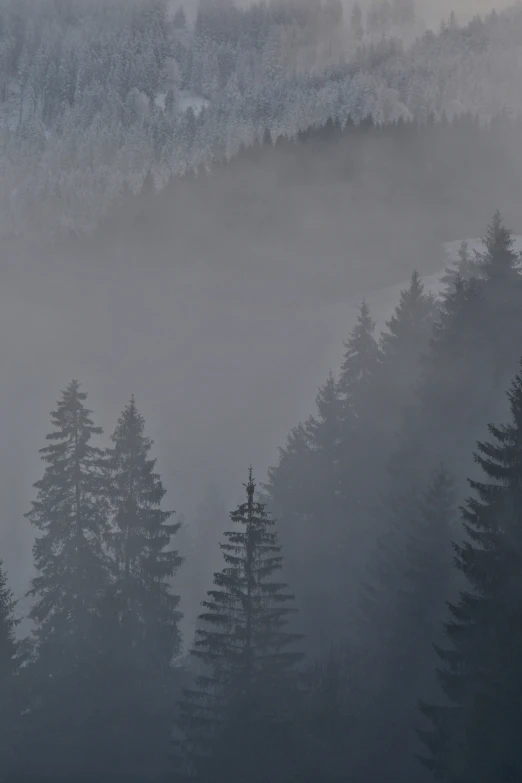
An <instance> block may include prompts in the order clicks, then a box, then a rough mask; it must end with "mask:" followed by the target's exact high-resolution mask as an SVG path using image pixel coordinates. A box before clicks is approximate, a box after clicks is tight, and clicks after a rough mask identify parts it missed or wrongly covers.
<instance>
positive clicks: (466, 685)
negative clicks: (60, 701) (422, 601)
mask: <svg viewBox="0 0 522 783" xmlns="http://www.w3.org/2000/svg"><path fill="white" fill-rule="evenodd" d="M520 367H521V369H520V372H519V374H518V375H517V376H516V377H515V380H514V381H513V383H512V386H511V389H510V391H509V393H508V399H509V402H510V408H511V417H512V420H511V423H509V424H507V425H502V426H494V425H490V427H489V431H490V436H491V440H489V441H488V442H479V444H478V447H477V452H476V454H475V461H476V462H477V464H478V466H479V467H480V469H481V471H482V473H483V475H484V478H485V479H486V480H482V481H470V485H471V488H472V490H473V491H474V494H473V496H472V497H471V498H469V499H468V501H467V503H466V506H465V507H464V508H463V509H462V521H463V527H464V534H465V540H464V541H463V543H462V544H455V545H454V550H455V555H456V558H455V562H456V566H457V568H458V570H459V571H460V572H461V573H462V574H463V576H464V578H465V580H466V584H467V588H466V589H465V590H463V592H462V593H461V595H460V600H459V601H458V602H456V603H451V604H449V609H450V615H451V617H450V619H449V620H448V621H447V622H446V624H445V634H446V637H447V639H448V640H449V642H450V645H451V647H450V648H446V649H444V648H441V647H438V648H437V652H438V655H439V658H440V662H441V666H440V669H439V671H438V676H439V682H440V686H441V689H442V691H443V694H444V697H445V699H444V701H443V703H442V704H439V705H433V704H426V703H423V704H422V705H421V710H422V713H423V714H424V716H425V717H426V718H428V719H429V721H430V722H431V724H432V726H431V728H429V729H425V730H422V731H421V733H420V734H421V738H422V739H423V741H424V743H425V745H426V749H427V756H426V757H425V758H424V763H425V765H426V766H427V767H428V768H429V769H431V770H433V771H434V772H435V773H436V774H437V775H439V776H440V777H441V778H443V779H444V780H448V781H451V782H452V783H457V782H458V783H468V781H469V782H470V783H471V781H473V783H482V782H484V783H486V781H491V780H499V781H515V780H519V779H520V778H521V776H522V754H521V752H520V741H519V739H520V738H519V732H518V727H519V726H520V723H521V721H522V708H521V705H522V665H521V661H522V634H521V632H520V628H521V618H522V577H521V574H522V534H521V529H520V516H521V513H522V494H521V487H522V467H521V466H522V362H521V365H520Z"/></svg>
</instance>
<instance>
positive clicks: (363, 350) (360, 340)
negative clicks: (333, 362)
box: [339, 301, 381, 424]
mask: <svg viewBox="0 0 522 783" xmlns="http://www.w3.org/2000/svg"><path fill="white" fill-rule="evenodd" d="M374 332H375V321H374V320H373V318H372V317H371V314H370V308H369V306H368V303H367V302H366V301H363V302H362V304H361V306H360V308H359V315H358V317H357V322H356V324H355V326H354V327H353V329H352V332H351V334H350V337H349V339H348V340H347V342H346V343H345V344H344V347H345V353H344V358H343V363H342V366H341V373H340V376H339V390H340V392H341V394H342V395H343V397H344V400H345V405H346V408H347V410H346V413H345V415H346V417H347V418H351V416H350V414H352V415H353V416H355V418H356V419H358V420H361V418H362V417H361V414H362V412H363V411H365V410H366V406H368V405H370V400H371V398H372V394H373V392H374V388H373V380H374V377H375V374H376V371H377V368H378V366H379V363H380V359H381V356H380V351H379V345H378V343H377V341H376V339H375V337H374ZM361 424H362V422H361Z"/></svg>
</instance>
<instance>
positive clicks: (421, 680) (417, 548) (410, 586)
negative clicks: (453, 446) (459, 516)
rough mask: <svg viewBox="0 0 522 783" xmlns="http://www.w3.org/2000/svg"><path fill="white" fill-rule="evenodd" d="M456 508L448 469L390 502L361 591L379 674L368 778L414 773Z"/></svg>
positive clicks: (365, 634) (365, 629) (448, 583)
mask: <svg viewBox="0 0 522 783" xmlns="http://www.w3.org/2000/svg"><path fill="white" fill-rule="evenodd" d="M455 506H456V493H455V484H454V481H453V479H452V477H451V476H450V475H449V474H448V472H447V471H446V470H445V469H444V468H443V467H440V468H439V469H438V470H437V471H436V472H435V473H434V475H433V477H432V479H431V481H430V484H429V485H428V488H427V489H426V491H424V492H421V491H418V490H417V489H416V488H415V487H412V488H411V489H410V491H409V493H406V494H404V495H402V496H400V495H399V494H398V493H392V494H391V495H390V497H388V499H387V503H386V508H387V514H386V527H385V528H384V529H383V530H382V532H381V535H380V538H379V542H378V546H377V549H376V552H375V553H374V556H373V558H372V560H371V563H370V569H369V573H368V578H367V581H366V583H365V585H364V586H363V589H362V592H361V611H362V615H363V620H364V624H363V626H362V629H361V638H362V639H364V640H365V644H366V654H367V657H368V659H369V660H370V661H371V662H372V669H373V670H374V672H375V675H374V677H373V680H372V686H371V688H370V689H369V690H370V692H371V694H372V698H371V702H372V719H371V720H370V721H369V737H371V739H370V743H369V745H370V747H371V749H372V754H371V756H370V757H369V759H368V766H367V769H366V776H367V779H374V778H375V777H376V776H378V773H379V769H382V768H385V769H387V770H388V773H389V775H390V778H392V779H397V780H409V779H411V778H412V776H414V775H415V772H416V770H415V767H414V766H412V759H413V757H414V752H415V751H416V750H417V748H416V747H415V744H414V741H413V740H414V735H413V732H412V730H411V729H412V726H413V725H414V710H415V703H416V699H417V697H418V694H419V693H426V692H427V689H431V686H432V677H431V672H432V670H433V660H432V656H431V643H430V642H431V641H432V640H433V639H434V635H435V633H436V631H437V629H438V626H439V623H440V617H441V614H442V610H443V607H444V598H445V597H446V596H449V595H450V594H451V592H452V580H451V573H452V557H451V540H452V535H453V519H454V513H455ZM406 639H407V645H406V646H405V640H406ZM391 715H393V716H394V719H393V720H391V719H390V716H391ZM372 759H373V761H372ZM372 764H373V766H372ZM416 774H417V777H418V771H417V773H416Z"/></svg>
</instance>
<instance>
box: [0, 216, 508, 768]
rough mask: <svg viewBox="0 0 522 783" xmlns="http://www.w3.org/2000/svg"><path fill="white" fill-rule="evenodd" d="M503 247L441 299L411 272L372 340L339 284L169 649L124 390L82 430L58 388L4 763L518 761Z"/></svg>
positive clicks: (172, 534) (167, 614)
mask: <svg viewBox="0 0 522 783" xmlns="http://www.w3.org/2000/svg"><path fill="white" fill-rule="evenodd" d="M519 260H520V259H519V257H518V255H517V254H516V253H515V252H514V249H513V238H512V235H511V233H510V232H509V231H508V230H507V229H506V227H505V226H504V223H503V221H502V218H501V216H500V214H499V213H497V214H496V215H495V217H494V219H493V221H492V223H491V224H490V226H489V227H488V229H487V232H486V235H485V237H484V252H483V253H473V254H471V253H470V252H469V250H468V248H467V246H466V245H465V244H463V245H462V247H461V251H460V254H459V258H458V261H457V262H456V263H455V265H454V266H453V267H451V268H449V269H448V271H447V275H446V277H445V283H446V290H445V291H444V293H443V295H442V297H441V299H440V300H436V299H435V298H434V297H433V296H432V295H430V294H428V293H426V291H425V290H424V288H423V284H422V281H421V279H420V277H419V275H418V274H417V273H414V274H413V275H412V278H411V282H410V285H409V286H408V288H406V289H405V290H404V291H403V292H402V294H401V297H400V302H399V304H398V306H397V308H396V310H395V313H394V315H393V316H392V318H391V319H390V321H389V322H388V324H387V329H386V331H385V332H384V333H383V334H382V335H381V337H380V339H379V340H377V339H376V337H375V335H374V328H375V324H374V321H373V320H372V318H371V314H370V311H369V308H368V306H367V305H366V304H365V303H363V304H362V306H361V309H360V314H359V318H358V321H357V324H356V325H355V327H354V329H353V331H352V333H351V335H350V337H349V339H348V341H347V343H346V352H345V358H344V362H343V365H342V368H341V371H340V374H339V377H337V378H336V377H334V376H333V375H330V377H329V378H328V379H327V381H326V383H325V385H324V386H323V388H322V389H321V390H320V392H319V394H318V397H317V412H316V414H315V415H314V416H311V417H310V418H309V419H308V420H307V421H306V422H305V423H303V424H301V425H299V426H298V427H296V428H295V429H294V430H293V431H292V433H291V434H290V436H289V439H288V443H287V444H286V446H285V448H283V449H282V450H281V454H280V459H279V462H278V464H277V466H275V467H273V468H272V469H271V470H270V471H269V479H268V482H267V484H266V486H265V487H264V488H263V490H262V491H261V492H260V491H257V490H256V484H255V481H254V478H253V474H252V470H250V472H249V475H248V481H247V483H246V484H245V490H246V496H245V499H244V502H242V503H241V504H240V505H239V506H238V508H237V509H236V510H235V511H233V512H232V513H231V515H230V520H231V529H230V530H229V531H228V532H226V533H225V534H224V536H223V542H222V543H221V554H222V558H223V567H222V568H221V569H220V570H218V571H217V572H216V573H215V574H214V585H213V587H212V589H211V590H209V592H208V593H207V597H206V600H205V601H204V602H203V604H202V613H201V615H200V616H199V618H198V621H197V627H196V633H195V641H194V645H193V648H192V651H191V652H192V656H191V657H190V662H185V661H183V659H182V658H180V649H181V638H180V632H179V622H180V617H181V613H180V607H179V597H178V595H177V593H176V573H177V571H178V569H179V567H180V566H181V564H182V561H183V557H182V556H181V555H180V554H179V553H178V548H177V546H176V534H177V533H178V530H179V523H174V522H173V521H172V519H171V517H172V513H171V512H170V511H167V510H164V509H163V508H162V499H163V497H164V494H165V490H164V488H163V485H162V482H161V479H160V476H159V475H158V474H157V472H156V469H155V460H154V459H153V458H152V457H151V456H150V451H151V447H152V442H151V440H150V439H149V438H148V437H147V435H146V433H145V422H144V420H143V417H142V416H141V415H140V413H139V411H138V409H137V407H136V403H135V401H134V398H131V400H130V402H129V403H128V405H127V406H126V407H125V409H124V411H123V413H122V414H121V417H120V419H119V421H118V423H117V426H116V429H115V431H114V433H113V435H112V438H111V445H110V447H109V448H101V447H99V446H97V445H95V443H96V439H97V438H98V437H99V436H100V435H101V429H100V428H99V427H97V426H96V425H95V423H94V421H93V419H92V415H91V412H90V411H89V409H88V408H87V407H86V395H85V393H84V392H83V391H81V388H80V386H79V384H78V383H77V382H76V381H73V382H72V383H70V384H69V386H68V387H67V388H66V389H65V391H64V392H63V394H62V396H61V398H60V400H59V402H58V404H57V407H56V410H55V411H54V412H53V413H52V425H53V429H52V432H51V433H50V434H49V435H48V436H47V440H48V443H47V445H46V446H45V447H44V448H43V449H42V450H41V455H42V459H43V461H44V463H45V470H44V473H43V476H42V478H41V479H40V480H39V481H38V482H37V483H36V485H35V489H36V498H35V500H34V502H33V506H32V509H31V511H30V512H29V513H28V515H27V516H28V518H29V520H30V521H31V523H32V524H33V525H34V527H35V528H36V537H35V543H34V562H35V576H34V578H33V580H32V583H31V588H30V591H29V595H30V598H31V609H30V616H29V618H30V621H31V623H32V630H31V634H30V636H29V638H26V639H21V638H20V636H19V634H17V630H16V626H17V624H18V619H17V616H16V605H15V602H14V600H13V595H12V593H11V591H10V590H9V587H8V584H7V578H6V575H5V573H4V572H3V571H2V572H1V575H0V688H1V699H0V710H1V712H2V721H1V726H2V731H1V732H0V744H1V746H2V770H1V773H2V774H3V777H4V779H5V780H9V781H16V780H20V781H22V780H23V781H94V780H97V781H105V780H107V781H109V780H110V781H120V780H121V781H123V780H125V781H136V783H138V781H140V782H141V781H145V780H147V781H163V780H193V781H201V782H202V783H211V782H215V783H219V782H220V781H224V780H227V781H237V782H238V783H239V782H240V781H241V782H243V781H245V780H248V781H258V782H259V783H265V782H266V781H268V780H270V781H281V783H283V781H284V782H285V783H290V782H292V783H297V782H298V781H299V783H312V781H314V782H315V781H318V780H321V781H325V783H330V782H331V783H336V782H338V781H341V780H346V779H350V780H354V781H361V783H363V782H366V781H373V780H379V779H381V778H382V776H383V775H384V774H386V776H387V777H388V779H392V780H408V781H422V780H424V779H429V778H430V775H431V774H432V773H435V774H436V775H438V776H439V777H440V778H441V779H443V780H447V781H451V782H452V783H468V782H469V783H472V782H473V783H477V781H479V782H480V781H484V783H486V781H491V780H499V781H506V782H507V781H517V780H520V778H521V776H522V753H521V751H520V743H519V738H518V727H519V725H520V719H521V718H522V715H521V711H522V708H521V707H520V704H521V700H520V695H521V690H522V665H521V660H522V657H521V653H522V640H521V633H520V623H521V620H522V576H521V574H522V530H521V529H520V519H521V516H522V489H521V488H522V369H520V370H519V374H518V375H517V374H516V373H517V369H519V360H520V353H521V350H520V346H521V345H522V318H521V302H522V276H521V275H520V271H519ZM521 367H522V365H521ZM513 378H514V380H513ZM510 383H511V386H509V384H510ZM508 387H509V393H508V395H507V398H506V395H505V394H504V391H505V388H508ZM491 420H505V421H507V422H508V423H507V424H504V425H490V426H489V428H487V427H486V426H485V423H486V422H488V421H491ZM477 440H478V446H477V445H476V442H477ZM473 448H475V459H474V462H472V461H471V460H470V454H471V453H472V451H473ZM467 477H470V478H469V484H470V486H471V497H469V498H468V499H466V493H467V491H468V490H467V489H466V478H467ZM459 503H460V504H461V506H462V507H461V510H460V517H461V521H460V522H459V521H458V511H457V508H458V504H459ZM273 513H276V514H277V517H278V518H279V520H280V521H279V523H278V525H277V526H276V522H275V520H274V517H273ZM278 534H279V535H280V537H281V539H282V543H283V544H284V553H285V559H284V561H283V557H282V549H281V545H280V542H279V538H278ZM197 558H198V552H197V551H193V552H191V554H190V559H189V560H188V561H187V563H186V565H185V566H184V567H185V568H187V569H190V568H192V567H194V568H196V569H197V567H198V566H197ZM191 559H193V560H194V566H192V565H191V562H190V560H191ZM208 580H209V582H210V580H211V575H210V574H209V575H208ZM287 582H288V583H289V584H291V586H292V590H294V589H295V592H296V596H297V597H296V598H294V595H293V593H292V592H291V591H290V589H289V588H288V586H287ZM445 602H447V609H446V608H445ZM297 610H299V611H297Z"/></svg>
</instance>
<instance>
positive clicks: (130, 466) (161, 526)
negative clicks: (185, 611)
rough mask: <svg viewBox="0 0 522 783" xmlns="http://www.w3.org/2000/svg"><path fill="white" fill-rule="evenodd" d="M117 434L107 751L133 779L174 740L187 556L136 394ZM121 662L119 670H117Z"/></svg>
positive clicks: (151, 769)
mask: <svg viewBox="0 0 522 783" xmlns="http://www.w3.org/2000/svg"><path fill="white" fill-rule="evenodd" d="M111 440H112V442H113V447H112V448H111V449H109V450H108V452H107V457H108V467H109V470H110V477H111V482H110V492H109V499H110V506H111V513H112V531H111V535H110V538H109V551H110V552H111V554H112V557H113V560H114V563H115V576H114V580H113V582H112V584H111V586H110V589H109V592H108V596H107V600H106V602H105V609H106V610H107V614H106V620H107V626H108V627H107V630H106V633H105V637H104V639H103V638H102V639H101V644H102V645H103V646H104V648H105V650H106V659H105V662H106V664H108V669H107V673H106V677H107V681H108V684H107V696H108V699H109V700H110V702H111V704H112V707H111V710H110V712H108V713H107V715H110V716H111V721H110V724H111V725H109V726H108V727H107V737H108V738H110V739H111V742H112V748H111V747H109V748H108V751H107V752H108V753H109V752H111V750H112V753H113V754H114V758H115V759H118V758H119V759H120V767H121V761H124V764H125V767H126V772H125V775H126V779H129V774H130V771H129V770H132V773H133V774H134V775H136V779H140V775H141V777H143V775H146V776H149V777H153V776H154V774H156V769H155V766H154V765H155V764H157V763H158V754H159V755H160V758H161V756H162V755H163V754H162V748H164V747H165V746H166V744H167V743H168V737H169V733H170V726H171V721H172V719H173V715H172V712H171V702H172V695H171V692H172V689H173V687H174V685H175V683H174V669H173V667H172V663H173V659H174V656H176V655H177V654H178V653H179V651H180V646H181V639H180V633H179V628H178V624H179V620H180V617H181V614H180V612H179V609H178V604H179V598H178V596H177V595H175V594H174V593H173V592H172V587H171V581H172V579H173V577H174V576H175V574H176V571H177V569H178V567H179V566H180V565H181V562H182V558H181V557H180V556H179V554H178V552H177V551H176V550H175V549H174V548H173V547H172V539H173V537H174V536H175V534H176V532H177V530H178V528H179V525H178V524H173V523H170V522H169V520H170V517H171V516H172V512H171V511H163V510H162V508H161V502H162V500H163V497H164V495H165V489H164V487H163V484H162V482H161V479H160V477H159V475H158V474H157V473H156V472H155V465H156V460H155V459H151V457H150V450H151V448H152V445H153V441H152V440H151V439H150V438H148V437H147V436H146V435H145V420H144V418H143V416H142V415H141V414H140V413H139V412H138V409H137V407H136V403H135V400H134V397H132V398H131V400H130V402H129V403H128V405H127V406H126V407H125V409H124V411H123V413H122V414H121V417H120V419H119V421H118V425H117V427H116V429H115V431H114V433H113V435H112V438H111ZM104 642H105V644H104ZM107 642H108V644H107ZM116 651H117V654H116ZM114 665H115V666H116V669H117V672H116V673H113V674H110V672H111V666H112V667H114ZM113 684H114V687H112V686H113ZM118 684H119V686H120V687H117V686H118ZM118 707H120V709H118ZM118 743H120V744H118ZM116 763H117V762H116ZM158 774H159V773H158ZM122 777H123V771H122Z"/></svg>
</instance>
